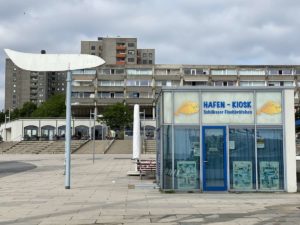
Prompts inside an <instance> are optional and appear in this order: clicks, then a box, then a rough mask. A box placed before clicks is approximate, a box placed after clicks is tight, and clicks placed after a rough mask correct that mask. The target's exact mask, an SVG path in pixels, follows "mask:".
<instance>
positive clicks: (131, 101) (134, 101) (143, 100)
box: [125, 97, 154, 106]
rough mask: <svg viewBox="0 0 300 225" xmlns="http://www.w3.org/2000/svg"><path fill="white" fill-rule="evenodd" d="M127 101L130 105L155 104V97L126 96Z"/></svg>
mask: <svg viewBox="0 0 300 225" xmlns="http://www.w3.org/2000/svg"><path fill="white" fill-rule="evenodd" d="M125 101H126V103H127V104H129V105H135V104H139V105H151V106H152V104H153V101H154V99H153V98H129V97H128V98H126V99H125Z"/></svg>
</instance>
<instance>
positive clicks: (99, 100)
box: [96, 98, 124, 105]
mask: <svg viewBox="0 0 300 225" xmlns="http://www.w3.org/2000/svg"><path fill="white" fill-rule="evenodd" d="M96 101H97V105H110V104H115V103H123V102H124V98H97V99H96Z"/></svg>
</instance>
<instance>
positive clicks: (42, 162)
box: [0, 154, 300, 225]
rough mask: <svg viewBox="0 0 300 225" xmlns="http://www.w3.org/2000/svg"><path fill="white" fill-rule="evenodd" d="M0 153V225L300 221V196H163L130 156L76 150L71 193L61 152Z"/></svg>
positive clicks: (216, 224) (230, 224)
mask: <svg viewBox="0 0 300 225" xmlns="http://www.w3.org/2000/svg"><path fill="white" fill-rule="evenodd" d="M0 157H1V160H0V184H1V185H0V225H12V224H18V225H20V224H26V225H31V224H33V225H34V224H39V225H46V224H57V225H61V224H86V225H89V224H102V225H103V224H109V225H118V224H137V225H143V224H149V225H150V224H152V225H155V224H156V225H158V224H162V225H167V224H172V225H173V224H174V225H175V224H179V225H195V224H214V225H226V224H228V225H236V224H243V225H244V224H246V225H251V224H257V225H262V224H276V225H279V224H280V225H281V224H291V225H292V224H293V225H295V224H300V193H296V194H288V193H243V194H237V193H169V194H167V193H161V192H160V191H159V190H158V189H156V188H155V184H154V183H153V181H154V180H153V179H150V178H145V179H143V180H140V178H139V177H128V176H127V175H126V174H127V171H129V170H132V168H133V163H132V161H131V160H130V157H131V155H97V156H96V160H95V164H93V161H92V157H91V155H72V179H71V189H70V190H65V189H64V175H63V173H64V167H63V165H64V155H63V154H61V155H0ZM148 157H149V156H148ZM152 157H154V156H152ZM14 165H15V166H14ZM5 168H6V169H5Z"/></svg>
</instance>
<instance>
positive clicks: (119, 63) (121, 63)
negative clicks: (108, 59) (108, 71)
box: [116, 61, 126, 65]
mask: <svg viewBox="0 0 300 225" xmlns="http://www.w3.org/2000/svg"><path fill="white" fill-rule="evenodd" d="M116 64H117V65H125V64H126V62H125V61H117V62H116Z"/></svg>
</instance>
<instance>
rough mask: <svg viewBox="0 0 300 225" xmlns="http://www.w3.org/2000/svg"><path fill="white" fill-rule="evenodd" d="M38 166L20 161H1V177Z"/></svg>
mask: <svg viewBox="0 0 300 225" xmlns="http://www.w3.org/2000/svg"><path fill="white" fill-rule="evenodd" d="M34 168H36V165H34V164H31V163H25V162H20V161H8V162H0V178H1V177H5V176H9V175H13V174H15V173H20V172H24V171H27V170H32V169H34Z"/></svg>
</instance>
